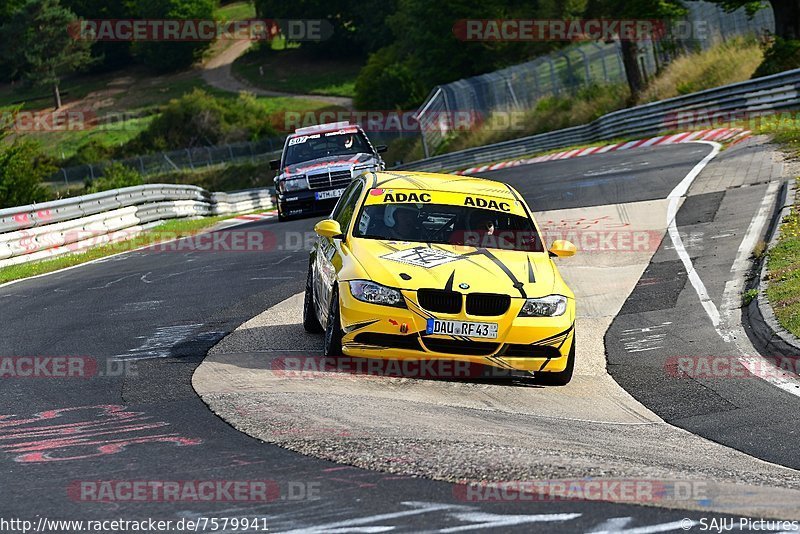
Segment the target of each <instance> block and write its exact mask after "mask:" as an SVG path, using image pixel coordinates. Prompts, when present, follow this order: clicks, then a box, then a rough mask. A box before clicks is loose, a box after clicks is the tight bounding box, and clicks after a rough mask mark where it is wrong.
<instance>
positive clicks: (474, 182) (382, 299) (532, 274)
mask: <svg viewBox="0 0 800 534" xmlns="http://www.w3.org/2000/svg"><path fill="white" fill-rule="evenodd" d="M314 230H315V232H316V234H317V238H316V241H315V243H314V247H313V250H312V251H311V258H310V262H309V269H308V277H307V281H306V291H305V301H304V307H303V308H304V309H303V325H304V327H305V329H306V330H307V331H309V332H322V331H324V332H325V348H324V352H325V356H327V357H338V356H341V355H342V354H345V355H347V356H351V357H356V358H383V359H397V360H455V361H458V362H469V363H470V364H481V365H488V366H493V367H496V368H502V369H506V370H520V371H528V372H532V373H534V374H535V375H536V376H537V377H541V378H542V379H543V380H544V381H545V382H547V383H550V384H557V385H563V384H566V383H568V382H569V381H570V379H571V378H572V372H573V368H574V365H575V298H574V295H573V293H572V291H570V289H569V288H568V287H567V285H566V284H565V283H564V281H563V280H562V278H561V275H560V274H559V273H558V269H556V266H555V264H554V263H553V261H552V258H553V257H555V256H560V257H565V256H571V255H573V254H574V253H575V246H574V245H572V244H571V243H569V242H568V241H554V242H553V243H552V245H551V247H550V249H549V250H548V249H546V248H545V244H544V243H543V241H542V238H541V234H540V232H539V228H538V226H537V224H536V221H535V220H534V219H533V217H532V215H531V212H530V209H529V208H528V206H527V205H526V204H525V201H524V200H523V199H522V197H521V196H520V195H519V193H517V191H516V190H514V189H513V188H512V187H511V186H509V185H507V184H504V183H502V182H496V181H492V180H484V179H480V178H467V177H462V176H455V175H445V174H431V173H418V172H414V173H412V172H377V173H372V172H371V173H365V174H362V175H361V176H359V177H358V178H356V179H355V180H353V182H351V184H350V185H349V186H348V187H347V189H346V190H345V191H344V193H343V194H342V196H341V198H340V199H339V202H338V203H337V204H336V207H335V208H334V209H333V212H332V213H331V216H330V218H329V219H326V220H323V221H320V222H319V223H317V225H316V226H315V227H314Z"/></svg>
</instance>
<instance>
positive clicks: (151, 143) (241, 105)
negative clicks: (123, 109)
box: [122, 89, 277, 154]
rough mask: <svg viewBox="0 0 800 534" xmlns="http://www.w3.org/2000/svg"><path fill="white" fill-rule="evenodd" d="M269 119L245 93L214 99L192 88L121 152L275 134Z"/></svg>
mask: <svg viewBox="0 0 800 534" xmlns="http://www.w3.org/2000/svg"><path fill="white" fill-rule="evenodd" d="M276 135H277V132H276V131H275V128H273V126H272V124H271V118H270V117H269V115H268V114H267V113H265V111H264V108H263V107H262V106H261V105H260V104H259V103H258V101H257V100H256V99H255V98H254V97H253V96H252V95H248V94H244V93H243V94H241V95H239V97H238V98H217V97H214V96H212V95H210V94H208V93H206V92H205V91H203V90H201V89H195V90H194V91H192V92H191V93H188V94H185V95H183V96H182V97H180V98H178V99H173V100H171V101H170V102H169V104H167V106H166V107H165V108H164V110H163V112H162V113H161V115H159V116H158V117H156V118H155V119H153V121H152V122H151V123H150V124H149V126H148V127H147V129H146V130H144V131H143V132H142V133H141V134H139V136H137V137H136V138H134V139H133V140H131V141H130V142H129V143H127V144H126V145H125V147H124V148H123V150H122V153H123V154H140V153H144V152H155V151H161V150H174V149H181V148H191V147H196V146H209V145H218V144H224V143H234V142H238V141H255V140H257V139H261V138H264V137H272V136H276Z"/></svg>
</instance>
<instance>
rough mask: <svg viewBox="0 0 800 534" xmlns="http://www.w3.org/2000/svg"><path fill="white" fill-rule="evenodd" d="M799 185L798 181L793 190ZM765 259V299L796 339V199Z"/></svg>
mask: <svg viewBox="0 0 800 534" xmlns="http://www.w3.org/2000/svg"><path fill="white" fill-rule="evenodd" d="M798 186H800V178H798V179H797V180H795V187H798ZM768 254H769V255H768V257H767V298H768V299H769V302H770V304H771V305H772V309H773V310H774V311H775V317H776V318H777V319H778V322H779V323H780V324H781V326H783V327H784V328H785V329H787V330H788V331H790V332H791V333H792V334H794V335H795V336H798V337H800V196H798V197H795V203H794V206H792V210H791V212H790V213H789V215H787V216H786V217H784V219H783V221H782V223H781V227H780V236H779V237H778V242H777V243H776V244H775V246H774V247H772V249H770V251H769V253H768Z"/></svg>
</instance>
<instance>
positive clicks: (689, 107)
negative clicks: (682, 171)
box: [397, 69, 800, 171]
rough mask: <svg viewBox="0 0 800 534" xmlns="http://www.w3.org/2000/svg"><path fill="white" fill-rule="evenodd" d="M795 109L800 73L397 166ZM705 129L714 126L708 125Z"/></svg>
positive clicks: (432, 167)
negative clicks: (702, 119) (693, 119)
mask: <svg viewBox="0 0 800 534" xmlns="http://www.w3.org/2000/svg"><path fill="white" fill-rule="evenodd" d="M793 108H800V69H796V70H791V71H786V72H781V73H779V74H774V75H772V76H765V77H763V78H757V79H755V80H748V81H745V82H739V83H734V84H731V85H725V86H722V87H717V88H714V89H708V90H705V91H700V92H697V93H692V94H690V95H686V96H679V97H675V98H670V99H667V100H661V101H659V102H653V103H650V104H645V105H642V106H637V107H633V108H629V109H624V110H620V111H615V112H612V113H609V114H607V115H603V116H602V117H600V118H599V119H597V120H595V121H593V122H591V123H589V124H585V125H581V126H574V127H572V128H565V129H563V130H556V131H553V132H546V133H541V134H537V135H531V136H528V137H522V138H519V139H512V140H510V141H503V142H501V143H495V144H492V145H486V146H481V147H476V148H468V149H466V150H459V151H458V152H451V153H449V154H442V155H440V156H433V157H430V158H425V159H421V160H418V161H413V162H410V163H407V164H405V165H400V166H399V167H397V169H400V170H417V171H453V170H456V169H459V168H463V167H469V166H473V165H477V164H480V163H488V162H491V161H496V160H501V159H508V158H515V157H520V156H524V155H527V154H532V153H535V152H541V151H545V150H550V149H553V148H563V147H567V146H571V145H581V144H586V143H593V142H595V141H603V140H609V139H615V138H620V137H629V136H636V135H655V134H658V133H661V132H664V131H670V130H674V129H676V128H679V127H680V126H681V125H680V119H681V117H682V116H695V117H708V118H709V119H710V118H713V117H714V114H729V115H731V116H735V114H737V113H762V112H763V113H768V112H771V111H776V110H785V109H793ZM709 127H713V125H712V126H709Z"/></svg>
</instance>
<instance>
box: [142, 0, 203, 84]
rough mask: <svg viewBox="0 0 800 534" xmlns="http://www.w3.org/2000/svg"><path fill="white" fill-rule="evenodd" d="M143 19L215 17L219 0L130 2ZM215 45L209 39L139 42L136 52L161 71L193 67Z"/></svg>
mask: <svg viewBox="0 0 800 534" xmlns="http://www.w3.org/2000/svg"><path fill="white" fill-rule="evenodd" d="M130 5H131V6H132V7H134V9H135V13H134V15H135V16H137V17H139V18H143V19H179V20H207V19H213V18H214V9H215V8H216V6H217V2H216V0H138V1H137V2H135V3H133V2H132V3H131V4H130ZM210 45H211V43H210V42H208V41H180V42H178V41H139V42H135V43H133V48H132V50H133V53H134V55H135V56H136V57H137V58H139V59H140V60H141V61H142V63H144V64H145V65H147V66H149V67H151V68H152V69H154V70H156V71H159V72H172V71H176V70H180V69H185V68H187V67H190V66H191V65H192V63H194V62H195V61H196V60H197V59H199V58H200V57H201V56H202V55H203V52H204V51H205V50H206V49H207V48H208V47H209V46H210Z"/></svg>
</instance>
